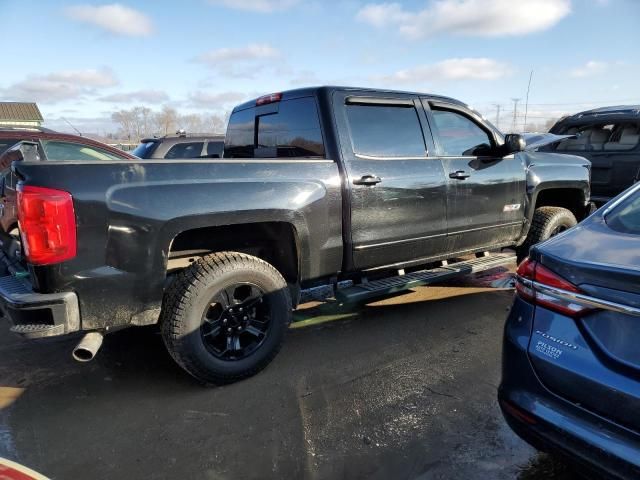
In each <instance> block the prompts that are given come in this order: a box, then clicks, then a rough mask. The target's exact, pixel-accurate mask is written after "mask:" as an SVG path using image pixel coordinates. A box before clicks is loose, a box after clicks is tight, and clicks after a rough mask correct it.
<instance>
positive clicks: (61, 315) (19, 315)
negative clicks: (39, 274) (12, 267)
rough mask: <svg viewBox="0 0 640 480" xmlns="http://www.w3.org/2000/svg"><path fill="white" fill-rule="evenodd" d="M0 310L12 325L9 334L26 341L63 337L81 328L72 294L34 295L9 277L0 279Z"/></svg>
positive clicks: (24, 284)
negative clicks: (11, 333) (21, 337)
mask: <svg viewBox="0 0 640 480" xmlns="http://www.w3.org/2000/svg"><path fill="white" fill-rule="evenodd" d="M0 311H1V313H2V315H3V316H4V317H7V318H8V319H9V321H10V322H11V323H12V324H13V325H12V327H11V331H12V332H14V333H17V334H20V335H23V336H24V337H27V338H42V337H52V336H56V335H65V334H67V333H71V332H75V331H77V330H79V329H80V310H79V308H78V297H77V296H76V294H75V293H74V292H60V293H36V292H34V291H33V290H32V289H31V286H30V285H29V283H28V282H27V281H26V280H23V279H19V278H16V277H14V276H12V275H5V276H3V277H0Z"/></svg>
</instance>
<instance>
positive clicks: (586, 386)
mask: <svg viewBox="0 0 640 480" xmlns="http://www.w3.org/2000/svg"><path fill="white" fill-rule="evenodd" d="M502 370H503V373H502V383H501V385H500V388H499V394H498V397H499V402H500V407H501V409H502V412H503V415H504V417H505V419H506V420H507V422H508V423H509V425H510V426H511V428H512V429H513V430H514V431H515V432H516V433H517V434H518V435H519V436H520V437H522V438H523V439H524V440H526V441H527V442H529V443H530V444H531V445H533V446H534V447H536V448H538V449H540V450H543V451H547V452H551V453H556V454H560V455H562V456H565V457H566V458H568V459H569V460H570V461H572V463H575V464H577V465H580V466H582V467H586V469H587V470H591V471H593V472H595V473H597V474H598V475H599V476H603V477H611V478H629V479H631V478H633V479H638V478H640V185H636V186H634V187H632V188H631V189H629V190H628V191H627V192H625V193H623V194H622V195H620V196H619V197H617V198H616V199H614V200H612V201H611V202H610V203H608V204H607V205H605V206H604V207H603V208H601V209H600V210H598V211H597V212H596V213H594V214H593V215H591V216H590V217H589V218H588V219H586V220H585V221H584V222H582V223H581V224H580V225H578V226H577V227H575V228H573V229H571V230H568V231H566V232H564V233H562V234H560V235H558V236H556V237H554V238H552V239H551V240H548V241H546V242H544V243H542V244H539V245H537V246H535V247H533V248H532V250H531V253H530V256H529V258H528V259H526V260H525V261H524V262H523V263H522V264H520V266H519V268H518V273H517V281H516V298H515V301H514V304H513V307H512V308H511V312H510V314H509V317H508V319H507V322H506V325H505V334H504V351H503V369H502Z"/></svg>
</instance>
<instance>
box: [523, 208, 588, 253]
mask: <svg viewBox="0 0 640 480" xmlns="http://www.w3.org/2000/svg"><path fill="white" fill-rule="evenodd" d="M577 223H578V221H577V220H576V217H575V215H574V214H573V213H571V211H570V210H567V209H566V208H562V207H540V208H536V211H535V212H534V213H533V220H532V221H531V228H530V229H529V234H528V235H527V239H526V240H525V242H524V243H523V244H522V245H520V246H519V247H518V248H517V249H516V254H517V256H518V262H520V261H522V260H524V259H525V258H526V257H527V255H529V249H530V248H531V247H532V246H534V245H536V244H537V243H540V242H544V241H545V240H548V239H550V238H551V237H555V236H556V235H558V234H560V233H562V232H564V231H565V230H569V229H570V228H571V227H574V226H575V225H576V224H577Z"/></svg>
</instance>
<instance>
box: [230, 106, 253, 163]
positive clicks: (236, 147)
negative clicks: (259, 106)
mask: <svg viewBox="0 0 640 480" xmlns="http://www.w3.org/2000/svg"><path fill="white" fill-rule="evenodd" d="M255 128H256V116H255V108H248V109H246V110H240V111H239V112H234V113H233V114H232V115H231V117H230V118H229V125H228V126H227V136H226V137H225V140H224V156H225V157H227V158H253V153H254V150H255Z"/></svg>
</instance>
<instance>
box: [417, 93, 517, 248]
mask: <svg viewBox="0 0 640 480" xmlns="http://www.w3.org/2000/svg"><path fill="white" fill-rule="evenodd" d="M423 104H424V108H425V111H426V114H427V117H428V118H429V124H430V125H431V129H432V132H433V138H434V141H435V144H436V149H437V152H438V155H439V156H440V159H441V161H442V164H443V166H444V172H445V176H446V182H447V188H446V198H447V223H448V227H447V235H448V247H449V250H450V252H451V253H452V254H453V253H456V252H462V251H465V250H474V249H479V248H491V247H496V246H499V245H500V244H507V243H510V242H513V241H514V240H515V239H516V238H518V236H519V235H520V234H521V232H522V224H523V220H524V207H525V194H526V191H525V188H526V172H525V167H524V164H523V163H522V162H521V161H520V160H519V158H518V156H517V155H507V156H505V157H503V156H501V155H499V154H498V150H497V146H498V145H497V143H498V140H500V139H499V138H498V136H497V133H496V132H495V131H494V130H493V129H492V128H490V127H489V125H487V124H486V123H485V122H484V121H483V120H482V119H481V118H480V117H479V116H478V115H477V114H476V113H475V112H473V111H472V110H470V109H467V108H465V107H463V106H461V105H459V104H453V103H448V102H443V101H440V100H438V101H430V100H428V99H423Z"/></svg>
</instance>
